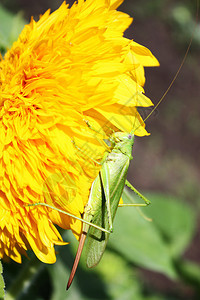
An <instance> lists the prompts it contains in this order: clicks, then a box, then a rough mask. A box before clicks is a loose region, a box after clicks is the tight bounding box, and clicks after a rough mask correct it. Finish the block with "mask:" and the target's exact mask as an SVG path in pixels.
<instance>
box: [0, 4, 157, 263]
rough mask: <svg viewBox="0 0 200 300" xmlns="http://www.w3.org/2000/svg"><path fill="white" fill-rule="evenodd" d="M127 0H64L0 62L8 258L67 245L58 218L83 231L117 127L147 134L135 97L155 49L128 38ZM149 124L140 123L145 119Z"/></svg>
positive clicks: (0, 230) (46, 256) (0, 163)
mask: <svg viewBox="0 0 200 300" xmlns="http://www.w3.org/2000/svg"><path fill="white" fill-rule="evenodd" d="M122 2H123V1H119V0H110V1H109V0H107V1H105V0H86V1H83V0H79V1H78V3H77V2H75V4H74V5H73V6H72V7H71V8H70V9H69V8H68V5H67V4H66V3H65V2H64V3H63V4H62V5H61V7H60V8H59V9H58V10H57V11H55V12H53V13H51V14H50V10H48V11H47V12H46V13H45V14H44V15H43V16H41V17H40V19H39V21H38V22H35V21H34V20H33V19H32V20H31V22H30V24H29V25H26V26H25V28H24V30H23V31H22V33H21V34H20V36H19V38H18V40H17V41H16V42H15V43H14V44H13V46H12V48H11V49H10V50H9V51H8V52H7V53H6V54H5V57H4V58H3V59H2V60H1V61H0V257H2V258H6V257H10V258H12V259H13V260H15V261H17V262H21V254H25V253H26V250H27V249H28V248H31V249H32V250H33V251H34V252H35V254H36V255H37V257H38V258H39V259H40V260H41V261H43V262H45V263H53V262H55V260H56V257H55V250H54V245H58V244H59V245H61V244H64V242H63V241H62V237H61V236H60V234H59V232H58V230H57V229H56V227H55V226H54V224H57V225H59V226H60V227H62V228H66V229H71V230H72V231H73V233H74V234H75V235H76V236H77V237H78V236H79V234H80V232H81V222H79V221H76V220H75V219H73V218H70V217H68V216H66V215H63V214H62V213H59V212H58V211H53V210H50V209H48V208H47V207H41V206H34V207H28V206H27V205H28V204H32V203H37V202H45V203H48V204H50V205H53V206H56V207H57V208H60V209H62V210H64V211H67V212H70V213H72V214H74V215H76V216H78V217H81V213H83V210H84V206H85V204H86V203H87V201H88V196H89V191H90V187H91V184H92V182H93V181H94V179H95V177H96V176H97V174H98V172H99V168H100V166H99V165H98V164H97V163H96V162H97V161H100V160H101V159H102V157H103V154H104V152H105V150H106V146H105V145H104V143H103V139H104V138H105V137H106V136H108V134H109V133H110V130H111V129H112V130H115V131H116V130H117V131H119V130H122V131H127V132H129V131H130V130H131V129H132V128H133V126H134V127H135V128H137V130H136V132H135V134H136V135H140V136H142V135H146V134H147V132H146V131H145V128H144V124H142V120H141V118H140V116H139V114H136V111H137V110H136V107H137V106H151V105H152V103H151V101H150V100H149V99H148V98H147V97H146V96H144V94H143V88H142V86H143V85H144V81H145V77H144V68H143V67H144V66H156V65H158V62H157V60H156V59H155V57H154V56H153V55H152V54H151V52H150V51H149V50H148V49H147V48H145V47H143V46H141V45H139V44H137V43H136V42H134V41H131V40H128V39H126V38H124V37H123V32H124V31H125V29H126V28H127V27H128V26H129V25H130V23H131V22H132V19H131V18H130V17H129V16H128V15H127V14H124V13H122V12H119V11H117V10H116V8H117V7H118V6H119V5H120V4H121V3H122ZM140 124H141V126H140Z"/></svg>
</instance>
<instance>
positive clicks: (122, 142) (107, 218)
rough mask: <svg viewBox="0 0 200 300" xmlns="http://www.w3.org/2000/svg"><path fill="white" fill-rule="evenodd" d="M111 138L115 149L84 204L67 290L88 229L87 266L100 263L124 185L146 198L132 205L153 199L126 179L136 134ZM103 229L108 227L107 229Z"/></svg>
mask: <svg viewBox="0 0 200 300" xmlns="http://www.w3.org/2000/svg"><path fill="white" fill-rule="evenodd" d="M110 141H111V149H112V151H111V152H110V153H109V154H106V157H105V158H104V159H103V163H102V168H101V170H100V172H99V174H98V176H97V177H96V179H95V180H94V182H93V184H92V187H91V190H90V196H89V200H88V203H87V205H86V207H85V211H84V215H83V220H85V221H87V223H84V224H83V230H82V234H81V238H80V242H79V247H78V250H77V254H76V258H75V261H74V265H73V267H72V271H71V274H70V277H69V281H68V284H67V289H69V287H70V285H71V283H72V280H73V278H74V275H75V272H76V269H77V266H78V263H79V260H80V256H81V253H82V250H83V246H84V243H85V240H86V236H87V235H88V231H89V235H88V240H87V245H86V253H87V266H88V267H89V268H92V267H94V266H96V265H97V264H98V263H99V261H100V259H101V257H102V255H103V253H104V251H105V248H106V244H107V242H108V238H109V235H110V233H111V232H112V230H113V224H112V223H113V219H114V217H115V214H116V211H117V208H118V205H119V201H120V199H121V196H122V192H123V189H124V186H125V184H127V185H128V186H129V187H130V188H131V189H132V190H133V191H134V192H135V193H136V194H137V195H138V196H139V197H141V198H142V199H143V200H144V201H145V203H141V204H131V206H146V205H149V204H150V201H149V200H147V199H146V198H145V197H144V196H143V195H142V194H140V193H139V192H138V191H137V190H136V189H135V188H134V187H133V186H132V185H131V184H130V183H128V182H127V180H126V177H127V172H128V168H129V164H130V161H131V159H132V148H133V144H134V134H132V133H130V134H127V133H124V132H116V133H113V135H112V137H111V139H110ZM88 222H92V223H93V224H96V225H98V226H99V228H97V227H94V226H92V227H90V225H89V224H88ZM102 229H106V231H105V230H102Z"/></svg>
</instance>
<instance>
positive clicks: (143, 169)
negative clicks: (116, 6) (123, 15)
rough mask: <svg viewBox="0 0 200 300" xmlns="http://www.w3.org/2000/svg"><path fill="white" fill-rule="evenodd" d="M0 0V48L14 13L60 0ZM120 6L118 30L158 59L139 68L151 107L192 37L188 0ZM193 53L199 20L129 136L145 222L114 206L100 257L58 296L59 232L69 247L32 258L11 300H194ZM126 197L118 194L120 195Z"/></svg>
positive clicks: (8, 278)
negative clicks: (123, 23) (139, 129)
mask: <svg viewBox="0 0 200 300" xmlns="http://www.w3.org/2000/svg"><path fill="white" fill-rule="evenodd" d="M69 2H70V3H72V2H73V1H69ZM0 3H1V6H0V47H1V51H2V53H3V52H4V51H5V49H6V48H7V47H10V45H11V44H12V42H13V41H14V40H15V39H16V38H17V36H18V34H19V32H20V31H21V29H22V28H23V24H24V19H26V22H28V21H29V20H30V17H31V16H32V15H33V16H34V17H35V18H36V19H37V18H38V15H39V14H42V13H44V12H45V11H46V10H47V9H48V8H51V9H52V10H55V9H56V8H58V7H59V5H60V4H61V3H62V1H55V0H34V1H32V0H29V1H26V0H1V2H0ZM5 8H6V9H7V11H5V10H4V9H5ZM120 10H122V11H124V12H127V13H128V14H129V15H131V16H132V17H134V22H133V24H132V26H131V27H130V28H129V29H128V30H127V32H126V33H125V34H126V36H127V37H129V38H131V39H134V40H135V41H136V42H139V43H141V44H142V45H144V46H146V47H148V48H149V49H150V50H151V51H152V52H153V54H154V55H155V56H156V57H157V58H158V60H159V62H160V64H161V66H160V67H159V68H147V69H146V78H147V82H146V85H145V91H146V95H148V96H149V97H150V98H151V99H152V101H153V102H154V103H157V102H158V101H159V99H160V98H161V97H162V95H163V94H164V92H165V91H166V89H167V88H168V86H169V84H170V82H171V81H172V79H173V77H174V76H175V74H176V72H177V70H178V68H179V66H180V64H181V61H182V59H183V57H184V54H185V52H186V49H187V45H188V44H189V41H190V39H191V36H192V35H193V31H194V27H195V22H196V20H195V15H196V10H197V8H196V0H194V1H188V0H185V1H171V0H152V1H149V0H139V1H138V0H135V1H130V0H125V1H124V3H123V4H122V5H121V7H120ZM199 58H200V26H199V25H196V30H195V33H194V37H193V42H192V46H191V49H190V52H189V54H188V56H187V60H186V62H185V64H184V66H183V68H182V70H181V73H180V74H179V76H178V78H177V79H176V81H175V82H174V84H173V86H172V88H171V89H170V91H169V93H168V94H167V96H166V97H165V98H164V100H163V102H162V104H161V105H160V106H159V107H158V109H157V110H156V112H155V113H154V114H153V115H152V116H151V117H150V118H149V120H148V121H147V128H148V131H149V132H151V136H149V137H143V138H137V139H136V143H135V145H134V153H133V156H134V159H133V161H132V164H131V167H130V170H129V176H128V177H129V180H130V182H131V183H132V184H133V185H134V186H135V187H136V188H137V189H139V190H140V191H142V193H143V194H144V195H145V196H147V197H148V198H149V199H150V200H151V201H152V205H151V206H149V207H148V208H146V209H144V210H143V212H144V213H145V215H146V216H148V217H150V218H152V219H153V221H152V222H149V221H147V220H145V219H144V218H143V217H142V216H141V213H140V212H139V211H138V210H137V209H133V208H129V209H118V212H117V217H116V220H115V223H114V233H113V234H112V236H111V238H110V241H109V244H108V248H107V250H106V252H105V254H104V257H103V259H102V261H101V263H100V264H99V265H98V266H97V267H96V268H95V269H91V270H89V269H86V267H85V261H84V257H83V258H82V259H81V262H80V266H79V268H78V271H77V274H76V277H75V280H74V282H73V284H72V287H71V288H70V290H69V291H68V292H66V291H65V286H66V282H67V279H68V275H69V272H70V268H71V266H72V263H73V259H74V255H75V251H76V247H77V244H78V243H77V242H76V241H75V238H74V237H73V236H72V235H71V234H70V233H69V232H65V233H63V237H64V239H65V240H66V241H68V240H70V241H71V246H69V245H67V246H65V247H59V248H57V251H58V255H57V262H56V263H55V264H54V265H44V264H42V263H41V264H40V263H39V262H37V261H36V262H35V264H37V268H35V269H34V274H35V275H34V276H33V278H32V279H31V280H29V281H28V280H27V282H26V284H25V285H24V286H23V287H21V292H22V293H21V295H19V297H18V298H17V296H16V299H23V300H24V299H34V300H35V299H37V300H39V299H40V300H43V299H51V300H54V299H56V300H63V299H71V300H73V299H74V300H75V299H76V300H79V299H120V300H121V299H127V300H129V299H130V300H131V299H135V300H140V299H141V300H143V299H148V300H161V299H163V300H167V299H170V300H171V299H191V300H193V299H196V300H197V299H200V254H199V251H200V230H199V228H200V226H199V224H200V214H199V211H200V201H199V199H200V189H199V181H200V172H199V166H200V156H199V153H200V139H199V129H200V105H199V98H200V72H199V69H200V59H199ZM129 197H130V195H129V194H128V193H127V192H126V194H125V198H129ZM128 201H129V199H127V202H128ZM136 201H137V200H136ZM31 255H32V254H31V253H30V256H31ZM23 261H24V262H23V264H22V265H18V264H16V263H14V262H10V263H4V276H5V282H6V288H7V289H9V288H12V284H13V283H15V281H16V278H17V276H18V274H19V273H20V272H23V269H24V266H25V265H26V264H30V263H31V262H28V261H27V259H25V258H24V259H23ZM26 267H27V269H29V266H28V265H27V266H26Z"/></svg>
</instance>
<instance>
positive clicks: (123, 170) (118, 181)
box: [86, 154, 130, 268]
mask: <svg viewBox="0 0 200 300" xmlns="http://www.w3.org/2000/svg"><path fill="white" fill-rule="evenodd" d="M119 162H120V163H119ZM129 163H130V160H129V158H128V157H127V156H125V155H123V154H121V159H120V160H119V161H118V166H116V161H115V160H111V161H109V157H108V159H107V161H106V162H104V164H103V166H102V169H101V172H100V174H99V176H98V177H97V178H96V180H95V181H96V182H95V185H96V189H98V188H99V187H100V189H101V199H99V201H100V205H99V208H98V209H97V210H96V211H95V213H94V217H93V218H92V222H93V223H94V224H97V225H98V226H100V227H103V228H106V229H108V230H109V229H110V222H109V218H108V209H107V203H109V202H110V211H111V218H112V220H113V219H114V217H115V214H116V211H117V207H118V204H119V201H120V198H121V195H122V192H123V189H124V185H125V180H126V176H127V171H128V167H129ZM108 173H109V181H107V178H106V177H105V174H108ZM108 189H109V194H110V200H109V201H107V199H106V194H105V192H104V191H108ZM94 191H95V189H94ZM92 197H94V199H95V195H94V196H93V195H92ZM108 238H109V233H106V232H103V231H100V230H97V229H95V228H93V227H91V228H90V230H89V234H88V239H87V245H86V254H87V266H88V267H89V268H92V267H95V266H96V265H97V264H98V263H99V261H100V259H101V257H102V255H103V253H104V251H105V248H106V244H107V242H108Z"/></svg>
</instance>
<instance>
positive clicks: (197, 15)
mask: <svg viewBox="0 0 200 300" xmlns="http://www.w3.org/2000/svg"><path fill="white" fill-rule="evenodd" d="M198 17H199V0H197V10H196V18H195V19H196V22H195V26H194V29H193V32H192V36H191V38H190V41H189V44H188V46H187V50H186V52H185V55H184V57H183V59H182V62H181V64H180V66H179V68H178V71H177V72H176V74H175V75H174V77H173V79H172V81H171V83H170V85H169V86H168V88H167V90H166V91H165V93H164V94H163V95H162V97H161V98H160V100H159V101H158V103H157V104H156V106H155V107H154V108H153V109H152V111H151V112H150V113H149V114H148V116H147V117H146V118H145V119H144V120H143V122H142V124H140V125H139V126H138V127H137V128H136V129H135V130H134V132H135V131H136V130H137V129H138V128H139V127H140V126H141V125H143V124H144V123H145V122H146V120H147V119H148V118H149V117H150V116H151V115H152V114H153V112H154V111H155V110H156V109H157V107H158V106H159V105H160V103H161V102H162V101H163V99H164V98H165V96H166V95H167V94H168V92H169V90H170V89H171V87H172V85H173V84H174V82H175V80H176V78H177V77H178V75H179V73H180V71H181V69H182V67H183V65H184V63H185V61H186V58H187V56H188V53H189V51H190V48H191V44H192V41H193V38H194V34H195V30H196V27H197V24H198Z"/></svg>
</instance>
